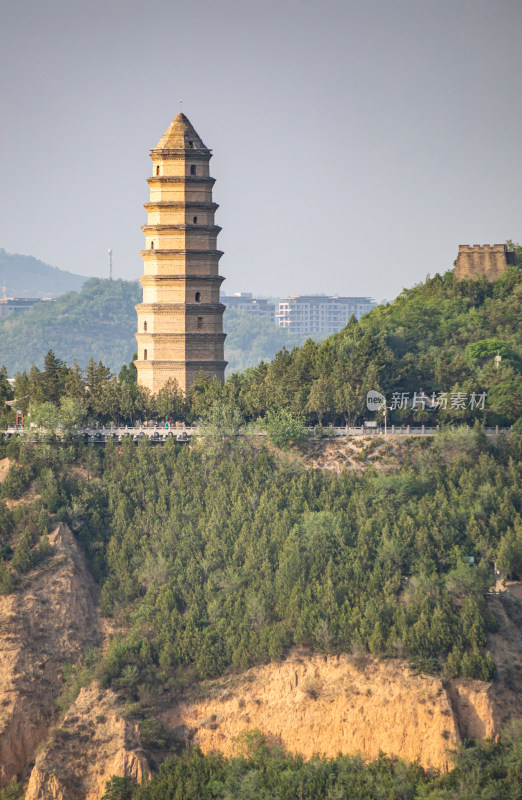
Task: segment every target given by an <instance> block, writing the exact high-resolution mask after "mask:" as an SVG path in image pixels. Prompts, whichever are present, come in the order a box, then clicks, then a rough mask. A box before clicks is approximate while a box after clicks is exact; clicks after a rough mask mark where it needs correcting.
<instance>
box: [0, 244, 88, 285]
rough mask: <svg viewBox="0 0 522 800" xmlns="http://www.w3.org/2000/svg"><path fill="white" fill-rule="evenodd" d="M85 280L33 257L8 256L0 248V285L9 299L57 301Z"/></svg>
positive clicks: (83, 276)
mask: <svg viewBox="0 0 522 800" xmlns="http://www.w3.org/2000/svg"><path fill="white" fill-rule="evenodd" d="M86 280H87V277H86V276H85V275H75V274H74V273H72V272H67V271H66V270H63V269H58V267H51V266H50V265H49V264H45V263H44V262H43V261H40V260H39V259H38V258H34V257H33V256H23V255H20V254H19V253H7V252H6V251H5V250H4V249H3V248H0V285H1V286H2V287H4V286H5V289H6V294H7V296H8V297H58V295H60V294H64V293H65V292H71V291H73V290H79V289H81V287H82V286H83V284H84V283H85V281H86Z"/></svg>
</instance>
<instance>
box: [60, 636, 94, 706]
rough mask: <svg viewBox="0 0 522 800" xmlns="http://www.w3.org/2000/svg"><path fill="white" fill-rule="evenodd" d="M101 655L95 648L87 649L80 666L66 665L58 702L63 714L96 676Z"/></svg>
mask: <svg viewBox="0 0 522 800" xmlns="http://www.w3.org/2000/svg"><path fill="white" fill-rule="evenodd" d="M99 658H100V654H99V652H98V650H97V649H96V648H94V647H91V648H89V649H87V650H86V651H85V652H84V653H83V655H82V658H81V659H80V661H79V663H78V664H65V665H64V667H63V672H62V680H63V688H62V691H61V693H60V696H59V697H58V700H57V701H56V704H57V706H58V708H59V709H60V711H61V712H62V714H65V712H66V711H67V710H68V709H69V707H70V706H71V705H72V703H74V701H75V700H76V698H77V697H78V695H79V694H80V691H81V689H83V687H84V686H88V685H89V684H90V683H91V681H92V680H93V678H94V677H95V675H96V667H97V665H98V663H99Z"/></svg>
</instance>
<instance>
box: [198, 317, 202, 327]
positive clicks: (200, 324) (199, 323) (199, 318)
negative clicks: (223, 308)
mask: <svg viewBox="0 0 522 800" xmlns="http://www.w3.org/2000/svg"><path fill="white" fill-rule="evenodd" d="M202 327H203V317H198V328H202Z"/></svg>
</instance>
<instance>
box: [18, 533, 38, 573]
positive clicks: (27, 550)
mask: <svg viewBox="0 0 522 800" xmlns="http://www.w3.org/2000/svg"><path fill="white" fill-rule="evenodd" d="M32 548H33V541H32V538H31V533H30V531H29V528H25V530H24V531H23V533H22V534H21V536H20V538H19V540H18V544H17V545H16V547H15V551H14V553H13V567H14V568H15V569H17V570H19V571H20V572H29V570H30V569H31V567H33V566H34V558H33V552H32Z"/></svg>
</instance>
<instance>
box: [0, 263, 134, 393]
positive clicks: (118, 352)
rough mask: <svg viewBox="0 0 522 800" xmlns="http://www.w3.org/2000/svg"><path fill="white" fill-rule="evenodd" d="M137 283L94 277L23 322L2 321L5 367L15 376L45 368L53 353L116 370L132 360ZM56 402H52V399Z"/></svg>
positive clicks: (37, 307) (31, 312)
mask: <svg viewBox="0 0 522 800" xmlns="http://www.w3.org/2000/svg"><path fill="white" fill-rule="evenodd" d="M140 300H141V288H140V286H139V284H138V283H137V282H131V281H122V280H116V281H108V280H100V279H97V278H91V279H89V280H87V281H85V283H84V284H83V287H82V289H81V291H73V292H68V294H64V295H62V296H61V297H58V298H57V300H56V301H55V302H53V303H39V304H37V305H35V306H34V307H33V308H31V309H30V310H29V311H27V312H26V313H25V314H23V315H20V316H19V317H13V316H12V315H10V316H8V317H6V318H5V319H2V320H0V342H1V346H0V363H3V364H5V365H6V367H7V370H8V372H9V374H10V375H12V374H13V373H14V372H15V371H22V370H30V368H31V365H32V364H33V363H36V364H38V365H43V363H44V358H45V354H46V353H47V351H48V350H49V348H51V349H52V350H53V351H54V353H56V355H57V357H58V358H59V359H64V360H65V361H68V362H72V361H73V360H74V359H77V360H78V362H79V363H80V364H82V365H83V366H85V365H86V364H87V362H88V361H89V359H90V358H94V359H95V361H99V360H100V359H102V360H103V361H104V363H106V364H109V365H110V366H111V367H112V368H113V369H117V370H119V369H120V367H121V365H122V364H123V363H125V362H127V361H130V359H131V357H132V348H133V344H132V343H133V342H134V333H135V332H136V312H135V311H134V306H135V304H136V303H138V302H140ZM47 399H52V398H47Z"/></svg>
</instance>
